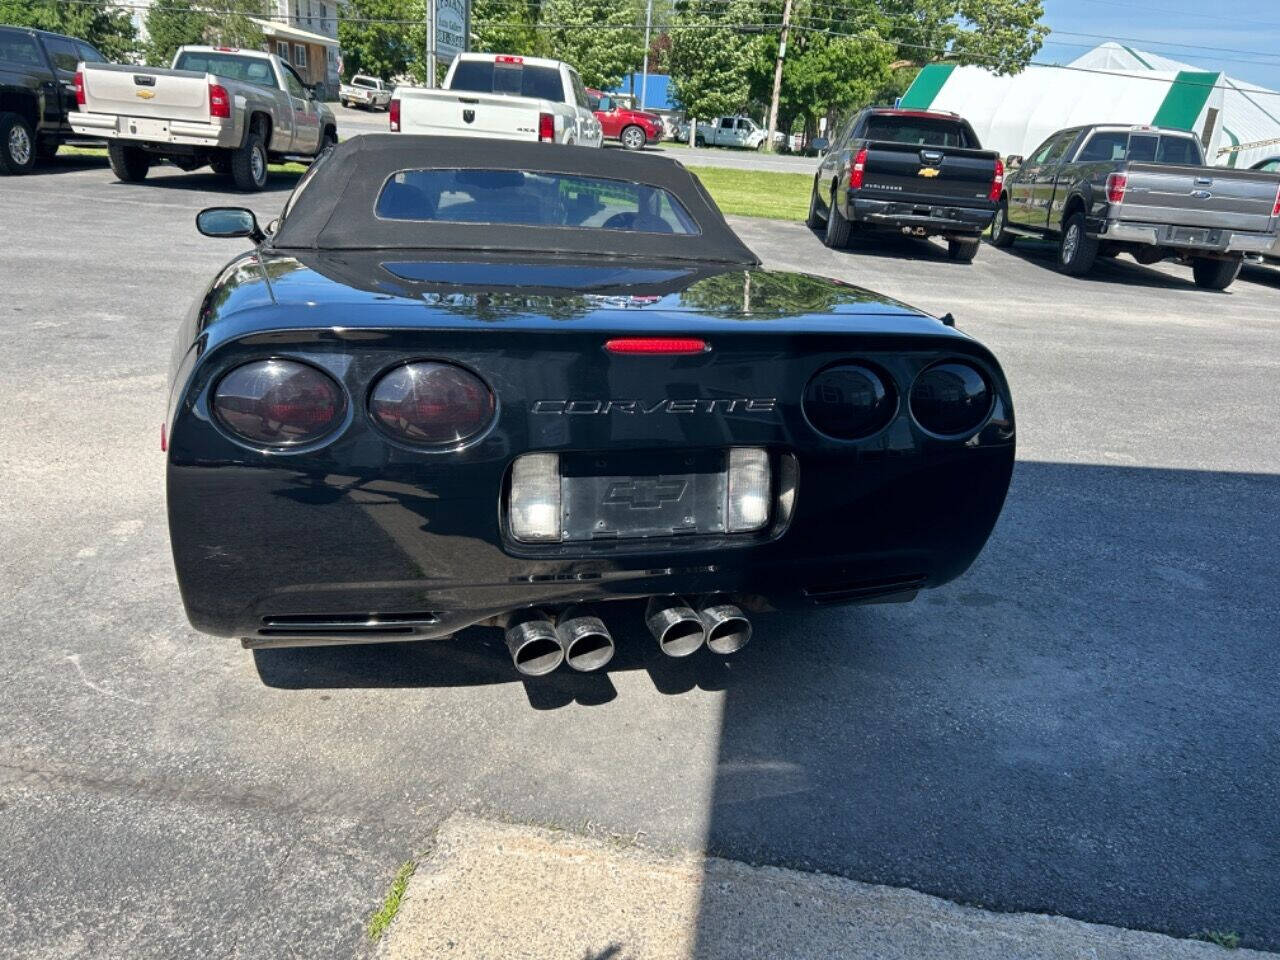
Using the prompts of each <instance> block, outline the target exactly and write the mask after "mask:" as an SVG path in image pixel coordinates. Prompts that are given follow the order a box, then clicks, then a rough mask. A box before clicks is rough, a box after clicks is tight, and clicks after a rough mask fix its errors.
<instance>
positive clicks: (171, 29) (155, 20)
mask: <svg viewBox="0 0 1280 960" xmlns="http://www.w3.org/2000/svg"><path fill="white" fill-rule="evenodd" d="M208 27H209V15H208V14H207V13H205V12H204V11H202V10H197V9H195V8H194V7H192V6H191V3H190V2H189V0H154V2H153V3H152V4H151V7H150V9H148V10H147V43H146V47H145V50H144V53H145V55H146V61H147V63H149V64H150V65H151V66H153V67H167V66H168V65H169V64H171V63H172V62H173V57H174V54H176V53H177V52H178V48H179V47H182V46H187V45H188V44H195V43H203V42H204V40H205V31H206V30H207V29H208Z"/></svg>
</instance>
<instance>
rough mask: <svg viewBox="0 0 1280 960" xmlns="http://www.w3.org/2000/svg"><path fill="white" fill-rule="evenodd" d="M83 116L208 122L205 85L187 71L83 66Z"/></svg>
mask: <svg viewBox="0 0 1280 960" xmlns="http://www.w3.org/2000/svg"><path fill="white" fill-rule="evenodd" d="M83 74H84V107H83V108H82V109H83V110H84V111H85V112H86V113H108V114H116V115H118V116H125V117H154V118H155V119H157V120H191V121H202V122H208V120H209V82H208V79H207V77H206V76H205V74H203V73H194V72H192V71H190V70H160V69H156V68H154V67H134V66H130V65H128V64H123V65H121V64H85V65H84V70H83Z"/></svg>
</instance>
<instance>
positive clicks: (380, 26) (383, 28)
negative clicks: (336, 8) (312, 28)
mask: <svg viewBox="0 0 1280 960" xmlns="http://www.w3.org/2000/svg"><path fill="white" fill-rule="evenodd" d="M341 9H342V11H343V12H342V16H343V17H345V18H347V19H343V20H341V21H339V23H338V40H339V41H341V43H342V71H343V73H344V74H346V76H347V77H350V76H351V75H353V74H356V73H367V74H369V75H370V76H374V77H382V78H384V79H388V80H389V79H392V78H394V77H398V76H403V75H405V74H410V75H412V76H413V77H414V78H416V79H417V80H419V81H421V80H423V79H424V78H425V77H426V75H427V74H426V46H427V39H426V36H427V28H426V9H427V8H426V5H425V3H423V0H347V3H346V5H345V6H343V7H342V8H341ZM369 20H381V21H400V22H390V23H388V22H383V23H368V22H364V23H362V22H359V21H369ZM405 21H408V22H405Z"/></svg>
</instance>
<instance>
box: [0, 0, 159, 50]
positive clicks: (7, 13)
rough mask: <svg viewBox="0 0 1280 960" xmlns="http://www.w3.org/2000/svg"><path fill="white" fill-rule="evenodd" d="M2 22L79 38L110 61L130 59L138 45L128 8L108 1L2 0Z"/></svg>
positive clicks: (0, 19) (0, 16) (0, 2)
mask: <svg viewBox="0 0 1280 960" xmlns="http://www.w3.org/2000/svg"><path fill="white" fill-rule="evenodd" d="M0 23H4V24H11V25H12V26H15V27H36V28H37V29H40V30H51V31H53V32H54V33H64V34H66V35H67V36H69V37H79V38H80V39H81V40H87V41H88V42H89V43H91V44H93V45H94V46H95V47H97V48H98V50H100V51H101V52H102V55H103V56H104V57H106V58H107V59H108V60H119V61H122V60H128V59H129V58H130V57H131V56H132V55H133V54H134V53H135V52H136V50H137V46H138V33H137V31H136V30H135V29H134V27H133V21H132V20H130V19H129V13H128V11H126V10H122V9H120V8H119V7H113V6H111V5H110V4H109V3H108V2H107V0H85V2H84V3H60V2H58V0H0Z"/></svg>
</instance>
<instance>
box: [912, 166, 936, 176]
mask: <svg viewBox="0 0 1280 960" xmlns="http://www.w3.org/2000/svg"><path fill="white" fill-rule="evenodd" d="M941 172H942V171H941V170H939V169H938V168H937V167H921V168H920V171H919V173H917V174H916V176H919V177H936V176H937V175H938V174H940V173H941Z"/></svg>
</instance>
